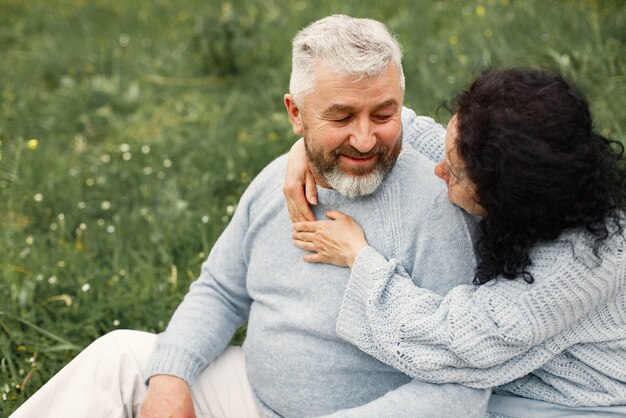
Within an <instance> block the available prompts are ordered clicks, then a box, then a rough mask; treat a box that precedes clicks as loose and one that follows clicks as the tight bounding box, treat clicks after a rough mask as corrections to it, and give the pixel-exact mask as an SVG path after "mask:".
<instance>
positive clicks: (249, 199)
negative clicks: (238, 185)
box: [239, 154, 287, 213]
mask: <svg viewBox="0 0 626 418" xmlns="http://www.w3.org/2000/svg"><path fill="white" fill-rule="evenodd" d="M286 167H287V154H283V155H281V156H279V157H277V158H275V159H274V160H273V161H272V162H270V163H269V164H268V165H266V166H265V168H263V169H262V170H261V171H260V172H259V174H257V175H256V177H255V178H254V179H253V180H252V182H251V183H250V185H249V186H248V188H247V189H246V191H245V192H244V193H243V195H242V197H241V199H240V201H239V205H241V204H245V205H248V206H249V211H250V213H252V212H254V211H255V210H256V209H259V208H262V207H265V206H267V205H268V204H269V203H270V202H273V201H276V200H278V199H280V200H282V199H283V182H284V177H285V169H286Z"/></svg>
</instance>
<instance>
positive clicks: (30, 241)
mask: <svg viewBox="0 0 626 418" xmlns="http://www.w3.org/2000/svg"><path fill="white" fill-rule="evenodd" d="M34 242H35V239H34V238H33V236H32V235H29V236H27V237H26V245H33V243H34Z"/></svg>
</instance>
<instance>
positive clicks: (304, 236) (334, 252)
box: [291, 210, 367, 267]
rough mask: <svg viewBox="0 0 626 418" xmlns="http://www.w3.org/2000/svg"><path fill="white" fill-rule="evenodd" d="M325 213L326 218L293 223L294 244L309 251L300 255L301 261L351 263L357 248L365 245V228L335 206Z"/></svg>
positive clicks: (336, 263)
mask: <svg viewBox="0 0 626 418" xmlns="http://www.w3.org/2000/svg"><path fill="white" fill-rule="evenodd" d="M325 215H326V217H327V218H328V219H330V220H329V221H314V222H297V223H294V224H293V226H292V228H293V230H294V232H293V234H292V235H291V236H292V238H293V240H294V244H295V245H296V246H297V247H298V248H301V249H303V250H306V251H310V252H312V254H306V255H305V256H304V257H303V259H304V260H305V261H308V262H311V263H329V264H335V265H337V266H342V267H343V266H348V267H352V265H353V264H354V259H355V258H356V255H357V254H358V252H359V251H360V250H361V249H362V248H365V247H367V240H366V239H365V232H363V229H361V227H360V226H359V224H358V223H356V221H355V220H354V219H352V218H351V217H350V216H348V215H346V214H344V213H342V212H339V211H338V210H331V211H328V212H326V213H325Z"/></svg>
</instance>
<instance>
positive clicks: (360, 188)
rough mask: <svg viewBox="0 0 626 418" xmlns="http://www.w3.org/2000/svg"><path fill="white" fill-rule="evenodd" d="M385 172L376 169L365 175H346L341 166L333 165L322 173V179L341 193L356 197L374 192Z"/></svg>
mask: <svg viewBox="0 0 626 418" xmlns="http://www.w3.org/2000/svg"><path fill="white" fill-rule="evenodd" d="M386 174H387V172H386V171H385V170H380V169H377V170H374V171H372V172H371V173H369V174H366V175H360V176H354V175H347V174H345V173H344V172H343V171H341V168H339V167H335V168H333V169H332V170H331V171H329V172H326V173H324V180H326V182H327V183H328V185H329V186H330V187H332V188H333V190H336V191H338V192H339V193H341V194H342V195H344V196H348V197H357V196H365V195H368V194H372V193H374V192H375V191H376V189H377V188H378V186H380V183H382V181H383V179H384V178H385V175H386Z"/></svg>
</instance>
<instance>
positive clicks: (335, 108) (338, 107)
mask: <svg viewBox="0 0 626 418" xmlns="http://www.w3.org/2000/svg"><path fill="white" fill-rule="evenodd" d="M353 111H354V107H353V106H349V105H343V104H334V105H332V106H330V107H328V108H326V109H324V112H323V113H324V114H333V113H343V112H353Z"/></svg>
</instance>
